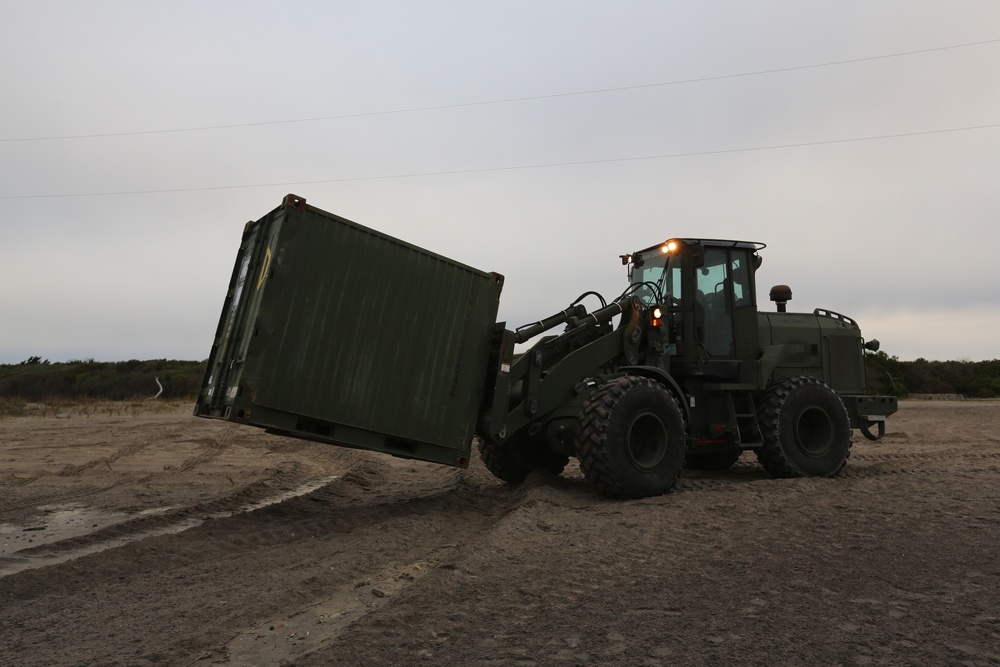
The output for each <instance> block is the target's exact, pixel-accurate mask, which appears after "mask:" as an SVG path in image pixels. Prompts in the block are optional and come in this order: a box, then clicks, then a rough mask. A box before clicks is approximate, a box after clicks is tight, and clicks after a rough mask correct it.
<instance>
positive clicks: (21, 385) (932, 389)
mask: <svg viewBox="0 0 1000 667" xmlns="http://www.w3.org/2000/svg"><path fill="white" fill-rule="evenodd" d="M206 363H207V360H205V361H178V360H167V359H152V360H148V361H139V360H136V359H132V360H130V361H115V362H102V361H94V360H93V359H86V360H74V361H67V362H64V363H50V362H49V361H48V360H47V359H46V360H43V359H42V358H41V357H30V358H28V359H26V360H25V361H22V362H21V363H19V364H0V398H6V399H18V400H24V401H33V402H38V401H45V400H52V399H60V400H94V399H96V400H105V401H127V400H136V399H145V398H152V397H153V396H155V395H156V394H157V392H158V391H159V387H158V386H157V384H156V380H157V379H159V381H160V384H162V385H163V393H162V394H160V398H163V399H169V400H194V399H195V398H196V397H197V396H198V390H199V389H200V387H201V383H202V380H203V379H204V376H205V364H206ZM866 364H867V368H868V379H869V381H868V385H869V389H870V391H872V392H873V393H884V394H893V395H896V396H899V397H901V398H905V397H907V396H909V395H910V394H961V395H963V396H965V397H967V398H997V397H1000V359H993V360H990V361H928V360H926V359H917V360H916V361H900V360H899V358H897V357H892V356H889V355H888V354H886V353H885V352H881V351H880V352H876V353H873V354H868V355H867V362H866ZM890 378H891V380H890Z"/></svg>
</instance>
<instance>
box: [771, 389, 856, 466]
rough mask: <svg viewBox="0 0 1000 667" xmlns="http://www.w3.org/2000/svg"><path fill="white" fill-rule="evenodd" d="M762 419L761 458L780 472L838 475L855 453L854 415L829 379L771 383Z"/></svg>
mask: <svg viewBox="0 0 1000 667" xmlns="http://www.w3.org/2000/svg"><path fill="white" fill-rule="evenodd" d="M758 422H759V424H760V428H761V439H762V441H763V446H762V447H761V449H759V450H757V460H758V461H760V464H761V465H762V466H763V467H764V469H765V470H767V472H768V473H770V474H771V475H773V476H774V477H833V476H834V475H836V474H837V473H838V472H840V470H841V469H842V468H843V467H844V465H845V464H846V463H847V457H848V456H850V454H851V420H850V417H848V415H847V409H846V408H844V403H843V401H841V400H840V397H839V396H838V395H837V393H836V392H835V391H834V390H833V389H831V388H830V387H829V385H827V384H825V383H824V382H821V381H820V380H817V379H816V378H812V377H805V376H801V377H794V378H789V379H787V380H783V381H782V382H779V383H778V384H776V385H774V386H773V387H771V388H770V389H769V390H768V391H767V394H765V396H764V399H763V401H762V402H761V408H760V413H759V416H758Z"/></svg>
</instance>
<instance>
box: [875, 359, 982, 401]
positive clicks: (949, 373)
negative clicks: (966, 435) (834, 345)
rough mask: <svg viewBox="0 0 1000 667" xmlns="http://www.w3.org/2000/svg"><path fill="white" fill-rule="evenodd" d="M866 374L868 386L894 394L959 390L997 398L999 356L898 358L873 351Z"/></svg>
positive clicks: (958, 392)
mask: <svg viewBox="0 0 1000 667" xmlns="http://www.w3.org/2000/svg"><path fill="white" fill-rule="evenodd" d="M889 376H891V377H892V382H889V380H888V377H889ZM868 378H869V382H868V384H869V387H872V388H874V389H876V390H878V391H880V392H883V393H893V394H896V395H897V396H904V397H905V396H908V395H910V394H961V395H963V396H965V397H967V398H996V397H998V396H1000V359H993V360H990V361H927V360H926V359H917V360H916V361H900V360H899V359H898V358H897V357H890V356H889V355H887V354H886V353H885V352H876V353H875V354H869V355H868Z"/></svg>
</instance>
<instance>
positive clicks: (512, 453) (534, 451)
mask: <svg viewBox="0 0 1000 667" xmlns="http://www.w3.org/2000/svg"><path fill="white" fill-rule="evenodd" d="M479 456H480V458H481V459H482V460H483V464H484V465H485V466H486V469H487V470H489V471H490V472H491V473H493V475H494V476H495V477H498V478H499V479H502V480H503V481H505V482H507V483H508V484H520V483H521V482H523V481H524V478H525V477H527V476H528V473H530V472H531V471H532V470H535V469H536V468H540V469H542V470H546V471H548V472H550V473H552V474H554V475H558V474H559V473H561V472H562V471H563V468H565V467H566V464H567V463H569V457H568V456H565V455H563V454H558V453H556V452H553V451H551V450H550V449H548V447H546V446H545V443H543V442H538V441H533V440H530V439H529V438H528V437H527V436H526V435H524V434H523V433H515V434H514V435H513V436H511V437H510V438H508V439H507V440H506V441H504V443H503V444H497V443H495V442H493V441H491V440H488V439H486V438H480V439H479Z"/></svg>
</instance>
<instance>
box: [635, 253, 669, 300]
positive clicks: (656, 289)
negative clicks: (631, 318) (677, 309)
mask: <svg viewBox="0 0 1000 667" xmlns="http://www.w3.org/2000/svg"><path fill="white" fill-rule="evenodd" d="M630 273H631V283H632V285H633V286H634V289H635V291H634V292H633V294H634V295H635V296H636V297H638V298H639V300H640V301H642V304H643V305H644V306H651V305H653V304H662V305H669V304H670V303H677V302H678V301H680V298H681V285H682V282H681V266H680V258H678V257H677V256H676V255H664V254H663V253H660V252H656V251H654V252H651V253H649V255H647V256H645V257H642V256H639V257H636V261H635V263H634V264H633V265H632V267H631V271H630Z"/></svg>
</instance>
